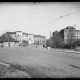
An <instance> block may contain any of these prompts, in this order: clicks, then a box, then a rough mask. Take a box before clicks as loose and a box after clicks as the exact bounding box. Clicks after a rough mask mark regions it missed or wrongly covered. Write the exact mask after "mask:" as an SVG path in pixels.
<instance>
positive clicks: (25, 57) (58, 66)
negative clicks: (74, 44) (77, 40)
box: [0, 46, 80, 78]
mask: <svg viewBox="0 0 80 80" xmlns="http://www.w3.org/2000/svg"><path fill="white" fill-rule="evenodd" d="M76 52H77V51H76ZM0 61H1V62H3V63H6V64H7V63H8V64H16V63H18V64H19V65H21V66H22V68H23V69H22V68H20V67H18V66H17V67H16V68H17V69H18V70H20V71H22V70H23V71H24V72H25V73H27V74H28V75H29V76H30V77H32V78H75V77H77V78H80V54H76V53H75V52H74V51H73V50H63V49H62V50H61V49H56V50H55V49H51V50H48V49H46V48H41V47H37V48H36V47H34V46H28V47H13V48H5V47H4V48H0ZM16 68H15V69H16ZM16 73H17V72H16ZM16 73H15V74H16ZM18 74H19V73H18ZM23 74H24V73H23ZM6 75H7V76H8V73H7V74H6ZM11 76H12V75H11ZM20 76H23V75H22V73H21V74H20ZM9 77H10V76H9ZM14 77H15V76H14ZM17 77H19V76H17ZM23 77H24V76H23ZM26 77H27V75H26Z"/></svg>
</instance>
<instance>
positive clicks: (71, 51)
mask: <svg viewBox="0 0 80 80" xmlns="http://www.w3.org/2000/svg"><path fill="white" fill-rule="evenodd" d="M51 51H60V52H66V53H77V54H79V53H80V52H78V51H63V50H51Z"/></svg>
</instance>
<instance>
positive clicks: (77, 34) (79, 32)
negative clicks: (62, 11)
mask: <svg viewBox="0 0 80 80" xmlns="http://www.w3.org/2000/svg"><path fill="white" fill-rule="evenodd" d="M70 28H73V30H74V39H75V40H78V39H80V30H76V29H75V28H74V27H73V26H67V27H66V28H64V29H62V33H61V34H62V37H63V38H64V42H65V43H67V39H68V34H69V29H70ZM63 35H64V36H63Z"/></svg>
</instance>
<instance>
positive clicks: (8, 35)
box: [0, 32, 19, 47]
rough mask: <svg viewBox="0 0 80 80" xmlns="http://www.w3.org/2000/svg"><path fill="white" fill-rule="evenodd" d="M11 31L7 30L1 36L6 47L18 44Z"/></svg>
mask: <svg viewBox="0 0 80 80" xmlns="http://www.w3.org/2000/svg"><path fill="white" fill-rule="evenodd" d="M11 34H12V33H10V32H6V33H5V34H4V35H3V36H2V37H0V45H1V44H2V45H3V46H4V47H13V46H18V42H19V41H17V40H15V39H14V38H12V37H11Z"/></svg>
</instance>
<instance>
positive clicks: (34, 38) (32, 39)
mask: <svg viewBox="0 0 80 80" xmlns="http://www.w3.org/2000/svg"><path fill="white" fill-rule="evenodd" d="M8 33H9V35H10V36H11V37H13V38H14V39H16V40H18V41H19V43H22V41H23V40H26V41H28V44H33V43H37V42H39V44H45V41H46V37H45V36H42V35H34V34H28V33H25V32H22V31H15V32H8Z"/></svg>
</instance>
